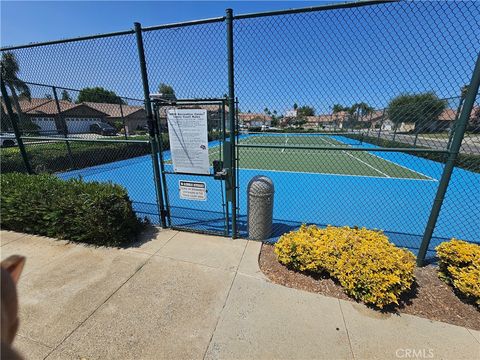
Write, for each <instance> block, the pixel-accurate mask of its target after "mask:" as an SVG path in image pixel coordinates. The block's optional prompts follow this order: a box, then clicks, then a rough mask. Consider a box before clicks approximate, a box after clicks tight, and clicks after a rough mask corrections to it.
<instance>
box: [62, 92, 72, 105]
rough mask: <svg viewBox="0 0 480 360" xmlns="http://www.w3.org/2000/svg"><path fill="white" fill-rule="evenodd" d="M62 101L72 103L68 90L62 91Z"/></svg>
mask: <svg viewBox="0 0 480 360" xmlns="http://www.w3.org/2000/svg"><path fill="white" fill-rule="evenodd" d="M62 100H63V101H68V102H72V97H71V96H70V94H69V93H68V91H67V90H63V91H62Z"/></svg>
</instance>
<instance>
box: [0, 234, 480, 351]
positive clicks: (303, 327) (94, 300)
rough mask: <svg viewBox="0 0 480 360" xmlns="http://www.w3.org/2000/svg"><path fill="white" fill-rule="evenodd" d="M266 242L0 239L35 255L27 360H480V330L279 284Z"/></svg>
mask: <svg viewBox="0 0 480 360" xmlns="http://www.w3.org/2000/svg"><path fill="white" fill-rule="evenodd" d="M259 250H260V244H259V243H257V242H252V241H246V240H230V239H226V238H221V237H214V236H206V235H199V234H190V233H182V232H177V231H171V230H161V231H157V230H154V229H152V230H150V231H148V232H147V233H145V234H144V235H143V238H142V239H141V241H139V242H138V243H137V244H135V245H134V246H131V247H129V248H126V249H111V248H94V247H89V246H84V245H78V244H70V243H67V242H65V241H58V240H53V239H48V238H44V237H38V236H30V235H25V234H18V233H13V232H6V231H2V232H1V252H2V254H1V256H2V259H3V258H5V257H6V256H8V255H11V254H22V255H26V256H27V265H26V267H25V269H24V274H23V275H22V278H21V281H20V286H19V293H20V311H21V325H20V330H19V335H18V336H17V338H16V340H15V344H14V345H15V346H16V348H17V349H18V350H19V351H20V352H21V353H23V354H24V356H25V359H254V358H255V359H351V358H354V359H411V358H417V359H418V358H428V359H480V332H478V331H473V330H469V329H465V328H462V327H457V326H453V325H448V324H444V323H439V322H435V321H429V320H426V319H421V318H418V317H414V316H409V315H401V316H396V315H382V314H379V313H378V312H375V311H372V310H370V309H368V308H367V307H365V306H363V305H360V304H356V303H353V302H348V301H343V300H338V299H334V298H329V297H324V296H321V295H317V294H312V293H308V292H303V291H299V290H294V289H290V288H286V287H283V286H280V285H276V284H272V283H270V282H269V281H268V280H266V278H265V277H264V276H263V274H262V273H261V271H260V270H259V268H258V262H257V259H258V253H259Z"/></svg>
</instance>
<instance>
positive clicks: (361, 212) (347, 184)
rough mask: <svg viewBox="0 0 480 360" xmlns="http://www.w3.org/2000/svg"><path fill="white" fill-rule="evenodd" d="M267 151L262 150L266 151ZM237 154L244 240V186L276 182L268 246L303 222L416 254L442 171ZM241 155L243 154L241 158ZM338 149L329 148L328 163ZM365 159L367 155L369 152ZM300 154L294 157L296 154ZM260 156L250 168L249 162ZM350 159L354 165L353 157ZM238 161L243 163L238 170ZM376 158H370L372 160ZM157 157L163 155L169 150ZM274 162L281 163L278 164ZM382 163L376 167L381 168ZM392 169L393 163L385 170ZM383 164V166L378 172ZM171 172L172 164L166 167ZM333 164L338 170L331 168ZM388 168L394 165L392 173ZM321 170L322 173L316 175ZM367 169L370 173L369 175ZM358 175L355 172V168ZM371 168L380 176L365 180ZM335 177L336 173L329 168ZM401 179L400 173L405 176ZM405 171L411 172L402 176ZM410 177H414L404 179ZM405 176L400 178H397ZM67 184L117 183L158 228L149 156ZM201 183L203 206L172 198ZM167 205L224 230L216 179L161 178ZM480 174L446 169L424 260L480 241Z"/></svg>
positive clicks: (412, 160) (185, 221)
mask: <svg viewBox="0 0 480 360" xmlns="http://www.w3.org/2000/svg"><path fill="white" fill-rule="evenodd" d="M252 138H253V136H252V135H243V136H242V137H241V139H240V143H242V142H245V143H248V142H251V140H252ZM328 141H329V142H330V143H332V142H335V143H336V144H341V145H342V146H348V145H351V146H355V147H358V146H359V144H358V142H357V141H355V140H352V139H349V138H345V137H341V136H335V137H332V138H331V139H330V140H328ZM218 145H219V143H218V141H213V142H211V143H210V145H209V148H210V149H211V151H212V153H214V152H215V151H217V152H218V149H215V148H216V147H218ZM360 146H363V147H365V148H367V149H368V148H374V147H375V146H374V145H371V144H365V143H364V144H361V145H360ZM268 150H269V149H268ZM239 151H240V153H239V158H240V161H239V164H240V169H239V178H238V185H239V199H238V202H239V205H238V206H239V231H240V235H241V236H247V235H248V234H247V226H246V219H247V196H246V191H247V184H248V182H249V181H250V179H251V178H252V177H254V176H255V175H266V176H268V177H270V178H271V179H272V180H273V182H274V185H275V199H274V234H273V237H272V239H270V240H271V241H275V240H276V239H278V237H279V236H280V235H281V234H283V233H285V232H287V231H290V230H293V229H296V228H298V226H299V225H300V224H302V223H308V224H318V225H320V226H326V225H327V224H330V225H336V226H344V225H348V226H359V227H367V228H370V229H381V230H383V231H384V232H385V233H386V234H387V235H388V236H389V238H390V239H391V241H393V242H394V243H396V244H397V245H399V246H402V247H408V248H409V249H411V250H412V251H413V252H416V251H417V250H418V247H419V245H420V241H421V238H422V234H423V232H424V230H425V226H426V223H427V219H428V216H429V213H430V210H431V207H432V204H433V199H434V196H435V193H436V190H437V187H438V180H439V179H440V176H441V174H442V171H443V164H441V163H437V162H434V161H431V160H427V159H424V158H420V157H416V156H413V155H408V154H403V153H393V152H367V151H366V152H361V153H362V154H364V155H362V156H364V157H363V158H360V155H358V154H357V153H354V152H353V151H352V152H351V153H352V154H350V153H347V154H344V156H348V157H349V158H350V161H351V162H352V163H356V165H355V167H354V168H355V169H358V166H359V165H361V164H362V163H363V164H364V166H365V169H367V168H368V172H367V170H365V171H366V174H367V173H368V175H361V172H360V174H352V173H351V172H352V171H353V170H351V169H347V170H345V171H343V173H332V171H330V170H328V169H329V167H328V166H327V165H328V164H327V165H325V167H323V168H318V171H313V170H309V171H308V172H307V171H305V172H302V171H298V169H297V168H295V165H294V164H292V166H291V167H292V169H294V171H289V170H287V169H286V168H285V166H287V165H283V166H284V168H283V170H273V169H272V168H271V167H269V166H268V165H265V164H268V163H270V162H269V161H265V157H266V156H268V155H267V154H266V153H259V154H252V153H251V149H250V148H249V149H242V148H240V150H239ZM246 151H250V152H249V153H247V152H246ZM275 151H277V152H276V153H273V154H270V156H272V159H280V158H281V157H282V156H292V154H288V151H289V150H287V151H285V150H284V151H282V149H276V150H275ZM334 153H340V151H330V152H329V153H328V156H330V154H331V160H330V161H332V162H335V161H338V159H336V158H335V156H336V154H334ZM369 154H370V155H369ZM298 155H302V154H296V156H298ZM260 156H261V157H262V159H263V160H262V161H259V162H258V166H257V168H255V164H257V163H256V162H255V157H257V158H258V157H260ZM316 156H317V155H316V154H315V153H314V152H313V151H311V152H310V153H309V154H304V156H302V158H304V159H309V158H311V159H312V161H317V162H318V163H319V164H321V163H323V164H325V163H326V160H325V159H328V158H329V157H328V156H326V155H325V154H324V155H322V157H321V159H322V160H321V161H318V160H314V159H315V158H316ZM352 156H354V157H355V158H357V159H356V160H355V159H354V158H352ZM242 157H243V158H247V157H248V158H249V159H250V160H249V161H248V162H247V163H245V162H244V163H245V164H246V166H243V168H242ZM374 157H375V159H374ZM164 158H165V159H166V160H168V159H169V158H170V153H169V151H166V152H164ZM279 163H280V164H288V162H285V161H283V162H282V161H280V162H279ZM386 163H389V164H390V165H389V166H390V170H389V171H391V172H392V171H393V174H395V171H397V170H396V169H397V168H398V169H403V170H402V173H401V174H400V173H399V176H393V175H392V173H385V174H384V175H385V176H382V173H384V169H386V167H385V165H384V164H386ZM382 164H383V165H382ZM392 164H393V165H392ZM382 166H383V167H382ZM165 167H166V170H167V171H171V170H172V169H171V165H169V164H166V165H165ZM337 167H338V166H337ZM392 167H393V168H392ZM322 169H327V170H322ZM372 169H373V170H372ZM356 171H357V172H358V170H356ZM371 171H377V172H380V173H379V174H378V176H372V175H371V174H370V172H371ZM335 172H336V171H335ZM405 174H407V175H405ZM409 174H410V175H409ZM411 174H416V175H411ZM404 175H405V176H404ZM59 176H60V177H61V178H64V179H67V178H72V177H78V176H81V177H82V178H83V179H84V180H86V181H101V182H108V181H111V182H113V183H116V184H120V185H122V186H124V187H125V188H126V189H127V190H128V193H129V196H130V198H131V199H132V201H133V205H134V209H135V211H136V212H137V213H138V215H139V216H142V217H148V218H149V219H150V220H151V221H152V222H153V223H156V224H158V223H159V216H158V208H157V204H156V201H155V198H156V195H155V187H154V182H153V171H152V164H151V157H150V156H149V155H147V156H141V157H137V158H132V159H129V160H122V161H117V162H114V163H109V164H103V165H99V166H94V167H91V168H86V169H81V170H75V171H70V172H67V173H62V174H59ZM180 180H193V181H202V182H205V183H206V186H207V191H208V192H207V200H206V201H190V200H182V199H180V197H179V181H180ZM166 183H167V190H168V201H169V203H170V210H171V211H170V214H171V224H172V225H173V226H176V227H181V228H188V229H192V230H202V231H210V232H217V233H218V232H222V231H223V230H224V229H225V216H224V205H223V204H224V189H223V182H222V181H218V180H214V179H213V178H211V177H200V176H190V175H188V176H187V175H179V174H174V175H172V174H166ZM479 214H480V174H478V173H474V172H470V171H466V170H463V169H460V168H456V169H455V170H454V172H453V175H452V179H451V183H450V187H449V189H448V192H447V195H446V198H445V201H444V204H443V207H442V211H441V214H440V217H439V220H438V223H437V226H436V228H435V232H434V238H433V239H432V241H431V244H430V252H429V255H430V256H431V255H433V252H432V250H433V248H434V247H435V246H436V245H438V244H439V243H440V242H442V241H445V240H448V239H450V238H452V237H456V238H459V239H464V240H468V241H472V242H480V238H479V236H478V229H480V216H479Z"/></svg>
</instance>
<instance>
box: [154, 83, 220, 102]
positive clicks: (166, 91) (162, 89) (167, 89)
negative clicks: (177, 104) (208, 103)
mask: <svg viewBox="0 0 480 360" xmlns="http://www.w3.org/2000/svg"><path fill="white" fill-rule="evenodd" d="M158 92H159V93H160V94H163V95H167V97H170V98H173V99H176V96H175V90H174V89H173V87H172V86H170V85H168V84H165V83H160V85H159V86H158ZM224 96H225V98H227V94H224Z"/></svg>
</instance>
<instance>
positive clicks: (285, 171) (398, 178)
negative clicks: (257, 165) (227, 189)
mask: <svg viewBox="0 0 480 360" xmlns="http://www.w3.org/2000/svg"><path fill="white" fill-rule="evenodd" d="M238 169H239V170H250V171H271V172H277V173H288V174H307V175H327V176H348V177H361V178H372V179H384V180H385V179H388V180H412V181H435V182H436V181H437V180H429V179H415V178H402V177H388V178H386V177H385V176H371V175H352V174H334V173H321V172H305V171H288V170H270V169H251V168H243V167H239V168H238Z"/></svg>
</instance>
